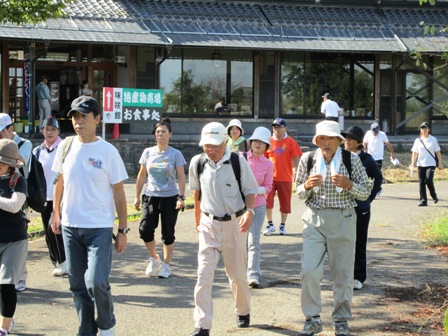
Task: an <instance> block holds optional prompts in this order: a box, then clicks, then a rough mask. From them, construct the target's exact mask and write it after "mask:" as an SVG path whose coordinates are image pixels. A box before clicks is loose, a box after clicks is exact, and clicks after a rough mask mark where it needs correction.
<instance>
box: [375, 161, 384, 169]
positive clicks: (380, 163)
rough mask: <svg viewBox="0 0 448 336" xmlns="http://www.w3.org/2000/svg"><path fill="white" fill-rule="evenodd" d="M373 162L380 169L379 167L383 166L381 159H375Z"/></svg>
mask: <svg viewBox="0 0 448 336" xmlns="http://www.w3.org/2000/svg"><path fill="white" fill-rule="evenodd" d="M375 162H376V164H377V165H378V168H379V169H380V170H381V168H383V160H376V161H375Z"/></svg>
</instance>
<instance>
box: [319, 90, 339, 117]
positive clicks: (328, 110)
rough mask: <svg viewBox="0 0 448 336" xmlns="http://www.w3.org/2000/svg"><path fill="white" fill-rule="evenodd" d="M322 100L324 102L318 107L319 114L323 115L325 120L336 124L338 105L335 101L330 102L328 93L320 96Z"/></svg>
mask: <svg viewBox="0 0 448 336" xmlns="http://www.w3.org/2000/svg"><path fill="white" fill-rule="evenodd" d="M322 99H323V100H324V101H323V103H322V105H321V107H320V112H321V113H322V114H323V115H325V119H326V120H332V121H336V122H338V115H339V110H340V109H341V108H340V107H339V105H338V104H337V103H336V102H335V101H333V100H331V97H330V94H329V93H328V92H327V93H326V94H324V95H323V96H322Z"/></svg>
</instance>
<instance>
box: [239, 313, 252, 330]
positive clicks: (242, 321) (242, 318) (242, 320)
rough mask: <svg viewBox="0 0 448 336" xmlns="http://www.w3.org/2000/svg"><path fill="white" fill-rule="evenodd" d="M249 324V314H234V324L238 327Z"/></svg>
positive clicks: (245, 326)
mask: <svg viewBox="0 0 448 336" xmlns="http://www.w3.org/2000/svg"><path fill="white" fill-rule="evenodd" d="M249 324H250V314H247V315H237V316H236V326H237V327H238V328H248V327H249Z"/></svg>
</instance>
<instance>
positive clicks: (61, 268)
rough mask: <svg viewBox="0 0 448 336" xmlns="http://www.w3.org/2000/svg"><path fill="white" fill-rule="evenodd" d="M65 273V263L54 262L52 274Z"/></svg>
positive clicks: (59, 274) (61, 274)
mask: <svg viewBox="0 0 448 336" xmlns="http://www.w3.org/2000/svg"><path fill="white" fill-rule="evenodd" d="M65 274H67V263H66V262H65V261H64V262H63V263H61V264H60V263H56V267H55V268H54V270H53V276H63V275H65Z"/></svg>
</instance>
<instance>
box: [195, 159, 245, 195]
mask: <svg viewBox="0 0 448 336" xmlns="http://www.w3.org/2000/svg"><path fill="white" fill-rule="evenodd" d="M244 158H245V159H246V160H247V153H244ZM229 161H230V162H229ZM206 162H207V158H206V156H205V154H204V153H202V154H201V157H200V158H199V160H198V163H197V167H196V171H197V174H198V181H199V196H198V200H199V201H200V200H201V196H202V192H201V174H202V171H203V170H204V166H205V163H206ZM223 163H224V164H229V163H230V164H231V165H232V169H233V173H234V174H235V178H236V180H237V182H238V187H239V188H240V192H241V197H242V198H243V201H244V200H245V197H244V194H243V192H242V191H241V167H240V158H239V155H238V154H237V153H234V152H232V153H230V160H227V161H224V162H223Z"/></svg>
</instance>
